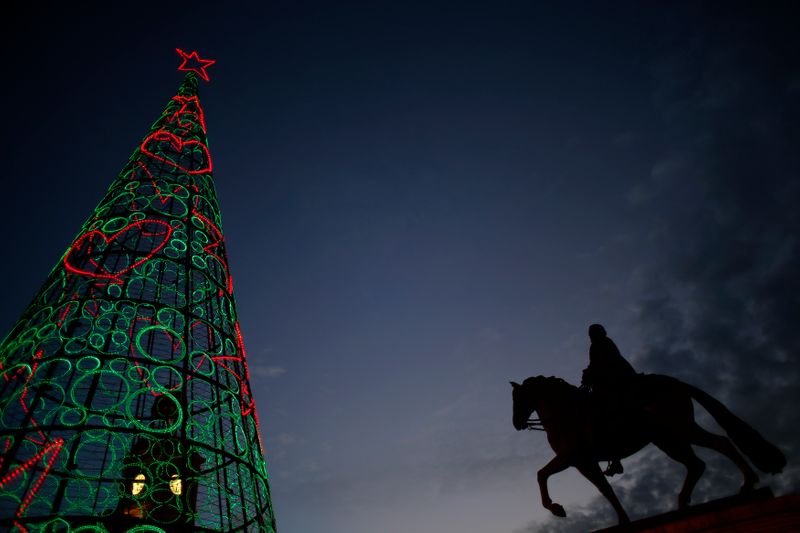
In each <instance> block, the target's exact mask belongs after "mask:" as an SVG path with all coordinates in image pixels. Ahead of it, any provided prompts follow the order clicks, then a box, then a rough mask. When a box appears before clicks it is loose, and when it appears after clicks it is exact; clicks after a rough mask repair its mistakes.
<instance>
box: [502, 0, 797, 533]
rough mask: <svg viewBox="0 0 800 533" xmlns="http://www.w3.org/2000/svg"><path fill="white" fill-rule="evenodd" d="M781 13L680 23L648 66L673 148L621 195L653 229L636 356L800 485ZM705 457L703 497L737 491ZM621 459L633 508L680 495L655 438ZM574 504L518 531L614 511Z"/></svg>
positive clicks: (793, 160) (787, 52) (793, 83)
mask: <svg viewBox="0 0 800 533" xmlns="http://www.w3.org/2000/svg"><path fill="white" fill-rule="evenodd" d="M748 9H750V8H748ZM752 9H755V8H754V7H753V8H752ZM734 11H735V10H734ZM785 18H786V14H781V13H780V10H777V11H775V12H773V13H772V14H769V15H767V14H764V13H748V14H747V16H743V15H742V13H733V14H731V13H726V14H725V15H720V16H719V17H717V18H716V19H715V21H714V29H713V30H710V28H711V27H710V26H708V25H705V24H698V25H697V26H696V27H694V28H691V27H689V28H683V31H684V32H685V35H683V37H682V41H681V43H682V44H680V45H677V46H676V45H675V44H674V43H672V44H671V47H670V49H669V51H668V52H665V55H664V56H663V57H662V58H661V59H659V60H657V61H656V62H655V65H654V68H653V69H652V72H653V77H654V84H655V91H654V99H653V101H654V104H655V106H656V109H657V111H658V112H659V113H660V114H661V117H662V121H663V128H664V135H665V138H666V139H668V142H667V143H666V145H665V150H664V155H663V157H662V158H660V159H659V160H658V161H656V162H655V164H654V165H653V167H652V168H653V171H652V174H651V176H650V177H649V178H648V179H647V180H645V181H643V182H642V183H641V184H639V185H637V186H636V187H634V189H633V190H632V191H631V192H630V194H629V198H628V199H629V201H630V202H631V205H632V206H633V207H634V208H636V207H638V208H640V209H642V210H647V212H648V214H649V215H650V216H651V221H650V226H651V228H657V231H651V232H650V239H651V240H650V241H649V242H648V245H649V246H651V247H652V248H651V249H652V254H653V255H652V257H653V260H652V264H651V265H650V266H649V267H648V268H647V269H645V270H644V271H643V273H642V278H643V279H645V280H646V282H645V286H644V287H643V292H642V294H643V296H642V299H641V302H640V304H639V305H638V306H637V310H638V325H639V328H640V331H641V332H642V333H643V337H644V341H645V342H644V350H643V351H642V352H641V354H640V355H639V356H638V357H637V358H636V360H635V361H634V363H635V366H636V367H637V368H638V369H639V370H640V371H645V372H654V373H664V374H669V375H673V376H675V377H678V378H679V379H682V380H684V381H687V382H689V383H692V384H694V385H696V386H699V387H701V388H703V389H704V390H706V391H707V392H709V393H710V394H712V395H714V396H715V397H717V398H718V399H720V400H721V401H723V402H725V403H726V404H727V405H728V407H729V408H731V410H732V411H733V412H734V413H736V414H737V415H739V416H741V417H742V418H743V419H744V420H746V421H747V422H749V423H751V424H752V425H753V426H754V427H755V428H756V429H757V430H758V431H759V432H761V433H762V434H763V435H764V436H765V437H766V438H767V439H768V440H770V441H772V442H774V443H775V444H776V445H778V446H779V447H780V448H781V449H782V451H783V452H784V453H785V454H786V456H787V458H788V461H789V466H788V467H787V468H786V469H785V471H784V473H783V474H781V475H779V476H775V477H770V476H767V475H762V480H763V481H764V482H765V483H767V484H769V485H770V486H771V487H772V488H773V490H774V491H775V492H777V493H779V494H780V493H792V492H796V491H798V490H800V467H799V466H798V464H800V439H799V438H798V435H799V434H798V432H797V427H798V426H800V410H798V409H797V398H800V328H798V327H797V323H796V322H797V316H798V314H797V311H798V309H800V241H799V239H800V209H798V207H797V206H798V205H800V175H799V174H798V172H799V169H800V152H798V150H797V147H798V146H800V116H799V115H800V112H798V111H800V93H798V91H797V90H796V87H797V78H796V75H795V74H793V71H796V69H797V65H796V63H797V58H798V57H799V56H798V52H800V50H798V48H800V47H799V46H798V40H797V39H796V38H794V37H792V35H793V34H791V33H790V30H789V29H788V26H787V25H786V23H785V20H783V19H785ZM783 58H791V59H783ZM698 411H700V409H698ZM699 420H700V421H701V423H704V422H705V421H707V417H702V416H701V417H700V418H699ZM709 429H711V428H709ZM715 431H716V432H721V430H719V429H715ZM698 455H700V456H701V458H702V459H703V460H705V461H706V462H707V464H708V468H707V470H706V473H705V474H704V476H703V478H702V479H701V481H700V483H699V484H698V486H697V487H696V489H695V491H694V493H693V501H694V502H701V501H705V500H708V499H714V498H719V497H722V496H726V495H729V494H732V493H735V492H736V491H737V489H738V487H739V485H740V484H741V477H740V475H739V472H738V470H736V469H735V467H733V466H732V465H731V464H730V462H728V461H727V460H726V459H724V458H722V457H721V456H719V455H717V454H714V453H713V452H705V451H702V450H698ZM624 464H625V468H626V472H627V473H626V475H625V477H624V478H623V479H622V480H619V481H614V482H613V485H614V486H615V491H616V492H617V494H618V495H619V497H620V500H621V501H622V503H623V505H624V506H625V508H626V509H627V510H628V512H629V514H630V515H631V516H632V517H637V516H640V517H641V516H646V515H651V514H656V513H659V512H663V511H665V510H669V509H672V508H674V507H675V505H676V494H677V491H678V489H679V487H680V485H681V483H682V479H683V475H684V474H683V469H682V467H680V466H679V465H676V463H673V462H671V461H669V460H668V459H666V458H665V456H664V455H663V454H662V453H661V452H659V451H658V450H655V449H653V448H650V449H647V450H645V451H644V452H642V453H641V454H639V455H637V456H635V457H634V458H633V459H628V460H626V461H625V462H624ZM567 512H568V517H567V519H566V520H564V519H561V520H557V519H555V518H553V519H550V520H547V521H545V522H533V523H531V524H529V525H527V526H526V527H525V528H523V529H520V530H518V531H517V532H515V533H527V532H534V531H536V532H545V533H551V532H556V531H558V532H577V531H588V530H591V529H596V528H598V527H602V526H604V525H613V524H614V523H615V522H616V518H615V517H614V514H613V511H612V510H611V508H610V506H609V505H608V504H607V503H606V502H605V500H604V499H602V498H600V497H598V498H596V499H594V500H593V501H592V502H590V503H589V504H588V505H587V506H586V507H585V508H582V509H576V510H573V511H572V512H571V510H570V509H567Z"/></svg>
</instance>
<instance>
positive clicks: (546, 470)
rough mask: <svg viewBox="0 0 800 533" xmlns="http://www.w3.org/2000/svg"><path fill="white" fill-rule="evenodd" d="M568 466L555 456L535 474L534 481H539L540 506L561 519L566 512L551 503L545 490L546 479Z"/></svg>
mask: <svg viewBox="0 0 800 533" xmlns="http://www.w3.org/2000/svg"><path fill="white" fill-rule="evenodd" d="M569 466H570V464H569V461H567V460H566V459H564V458H563V457H561V456H559V455H556V456H555V457H553V458H552V459H551V460H550V462H549V463H547V464H546V465H544V467H542V469H541V470H539V472H538V473H537V474H536V479H537V480H538V481H539V492H541V494H542V505H543V506H544V508H545V509H547V510H548V511H550V512H551V513H553V514H554V515H556V516H560V517H562V518H563V517H565V516H567V512H566V511H565V510H564V508H563V507H562V506H561V505H559V504H557V503H553V500H551V499H550V492H549V491H548V490H547V478H549V477H550V476H552V475H553V474H558V473H559V472H562V471H564V470H566V469H567V467H569Z"/></svg>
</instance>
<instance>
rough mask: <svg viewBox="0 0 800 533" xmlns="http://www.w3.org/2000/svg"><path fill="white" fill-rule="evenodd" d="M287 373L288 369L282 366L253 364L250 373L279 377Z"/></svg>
mask: <svg viewBox="0 0 800 533" xmlns="http://www.w3.org/2000/svg"><path fill="white" fill-rule="evenodd" d="M285 373H286V369H285V368H283V367H281V366H266V365H253V366H251V367H250V374H251V375H252V376H257V377H260V378H278V377H281V376H282V375H284V374H285Z"/></svg>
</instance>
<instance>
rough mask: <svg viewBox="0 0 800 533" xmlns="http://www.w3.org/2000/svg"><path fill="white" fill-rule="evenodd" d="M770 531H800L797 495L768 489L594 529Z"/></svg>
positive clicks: (623, 532)
mask: <svg viewBox="0 0 800 533" xmlns="http://www.w3.org/2000/svg"><path fill="white" fill-rule="evenodd" d="M741 531H747V532H748V533H750V532H752V533H756V532H758V533H770V532H780V533H785V532H789V531H800V495H796V494H795V495H790V496H782V497H780V498H775V497H773V496H772V491H770V490H769V489H760V490H758V491H756V492H755V493H753V494H750V495H747V496H732V497H730V498H723V499H721V500H714V501H711V502H707V503H703V504H700V505H694V506H691V507H689V508H688V509H682V510H680V511H672V512H669V513H664V514H661V515H657V516H650V517H647V518H643V519H642V520H637V521H635V522H632V523H630V524H627V525H624V526H614V527H609V528H605V529H598V530H597V531H595V532H594V533H600V532H602V533H634V532H635V533H733V532H741Z"/></svg>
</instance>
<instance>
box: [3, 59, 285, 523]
mask: <svg viewBox="0 0 800 533" xmlns="http://www.w3.org/2000/svg"><path fill="white" fill-rule="evenodd" d="M197 95H198V81H197V77H196V75H195V74H194V73H192V72H190V73H189V74H187V75H186V77H185V79H184V81H183V83H182V84H181V86H180V88H179V90H178V93H177V94H176V96H174V97H173V98H172V99H171V100H170V101H169V103H168V104H167V106H166V108H165V109H164V112H163V113H162V115H161V116H160V117H159V118H158V120H157V121H156V122H155V124H154V125H153V126H152V127H151V129H150V131H149V132H148V134H147V135H146V136H145V138H144V140H143V141H142V143H141V145H140V146H139V147H138V148H137V149H136V150H135V151H134V153H133V155H132V156H131V158H130V160H129V161H128V163H127V164H126V165H125V167H124V168H123V170H122V172H121V173H120V174H119V176H118V177H117V179H116V180H115V181H114V182H113V184H112V185H111V187H110V188H109V190H108V192H107V193H106V195H105V197H104V198H103V199H102V201H101V202H100V204H99V205H98V206H97V208H96V209H95V211H94V212H93V213H92V214H91V216H89V218H88V220H87V221H86V223H85V224H84V225H83V227H82V228H81V230H80V232H79V233H78V236H77V237H76V238H75V240H74V241H73V243H72V244H71V245H70V246H69V248H68V249H67V250H66V252H65V253H64V255H63V256H62V257H61V260H60V261H59V262H58V263H57V265H56V266H55V268H54V269H53V270H52V272H51V273H50V275H49V277H48V278H47V281H46V282H45V284H44V285H43V287H42V289H41V290H40V291H39V293H38V294H37V295H36V297H35V298H34V299H33V301H32V302H31V304H30V305H29V306H28V307H27V309H26V310H25V312H24V313H23V314H22V317H21V318H20V319H19V321H18V322H17V323H16V325H15V326H14V327H13V329H12V331H11V332H10V333H9V335H8V336H7V337H6V338H5V340H3V342H2V343H1V344H0V528H2V529H4V530H5V528H8V529H10V530H19V531H24V532H34V531H41V532H44V531H47V532H50V531H73V532H78V531H80V532H115V531H130V532H144V531H149V532H158V531H163V532H172V531H248V532H250V531H265V532H273V531H274V529H275V521H274V517H273V513H272V505H271V500H270V493H269V484H268V479H267V470H266V465H265V462H264V453H263V448H262V445H261V439H260V436H259V426H258V418H257V415H256V411H255V404H254V401H253V397H252V394H251V390H250V384H249V376H248V370H247V363H246V356H245V349H244V344H243V342H242V335H241V331H240V328H239V322H238V317H237V311H236V303H235V300H234V296H233V283H232V278H231V275H230V270H229V267H228V259H227V255H226V252H225V242H224V239H223V233H222V221H221V218H220V209H219V205H218V203H217V197H216V192H215V189H214V183H213V177H212V159H211V154H210V150H209V148H208V141H207V138H206V128H205V119H204V116H203V110H202V108H201V106H200V102H199V100H198V96H197Z"/></svg>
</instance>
